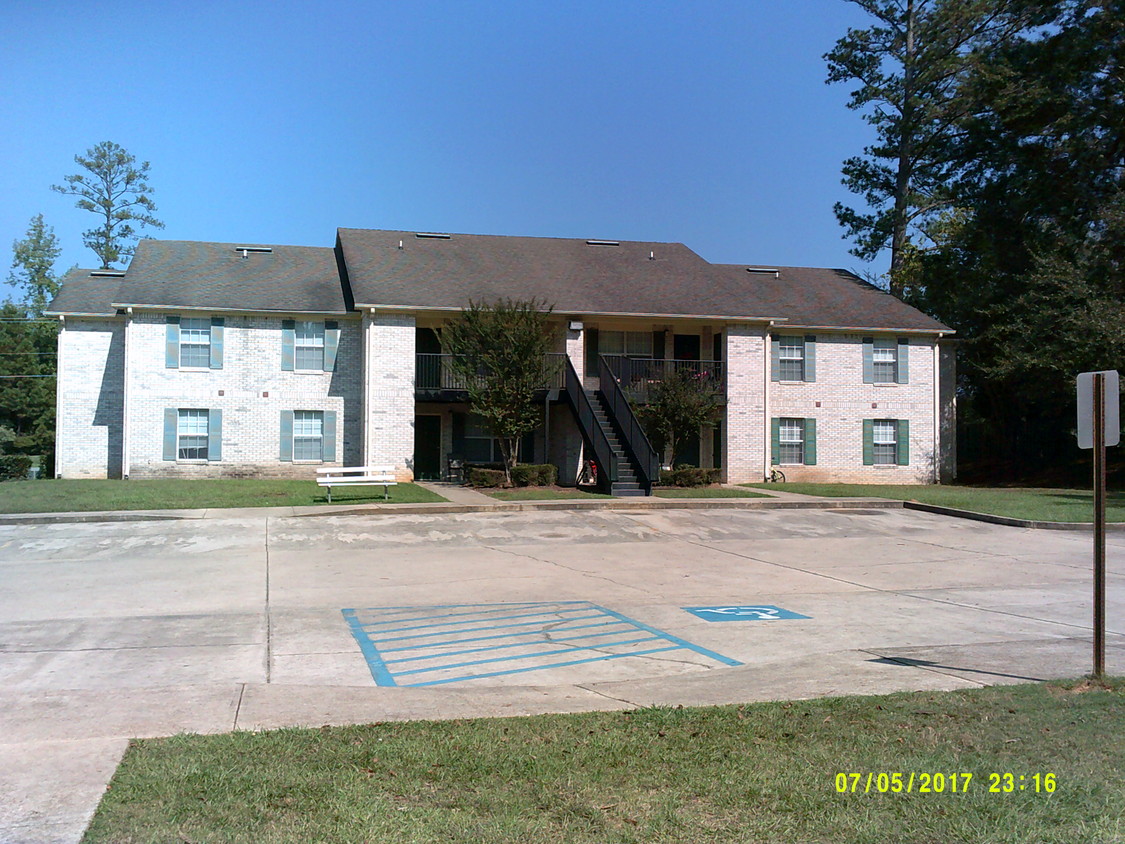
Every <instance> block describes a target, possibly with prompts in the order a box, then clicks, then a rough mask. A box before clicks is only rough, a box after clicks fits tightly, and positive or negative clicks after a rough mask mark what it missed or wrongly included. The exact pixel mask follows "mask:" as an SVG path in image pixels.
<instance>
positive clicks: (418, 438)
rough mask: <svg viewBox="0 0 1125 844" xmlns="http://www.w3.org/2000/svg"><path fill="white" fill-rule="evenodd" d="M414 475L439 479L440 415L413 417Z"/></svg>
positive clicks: (420, 478)
mask: <svg viewBox="0 0 1125 844" xmlns="http://www.w3.org/2000/svg"><path fill="white" fill-rule="evenodd" d="M414 477H415V478H417V479H418V480H420V481H440V480H441V417H440V416H415V417H414Z"/></svg>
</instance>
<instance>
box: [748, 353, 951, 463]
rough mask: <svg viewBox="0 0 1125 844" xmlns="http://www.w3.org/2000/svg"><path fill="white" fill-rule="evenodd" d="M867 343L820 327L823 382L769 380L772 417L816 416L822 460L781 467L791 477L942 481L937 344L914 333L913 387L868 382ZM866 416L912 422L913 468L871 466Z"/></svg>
mask: <svg viewBox="0 0 1125 844" xmlns="http://www.w3.org/2000/svg"><path fill="white" fill-rule="evenodd" d="M809 333H811V332H809ZM868 336H870V335H868ZM884 336H886V335H884ZM862 341H863V337H862V336H861V335H859V334H826V333H824V332H816V381H815V382H796V383H786V382H778V381H772V380H771V381H770V382H769V384H770V387H769V389H770V401H769V416H770V417H771V418H776V417H795V418H813V419H816V445H817V462H816V465H815V466H798V465H792V466H785V465H783V466H780V467H779V468H780V469H781V470H782V471H783V472H784V473H785V477H786V479H787V480H790V481H810V482H820V481H823V482H846V483H890V484H910V483H932V482H934V480H935V471H936V468H935V467H936V465H937V463H936V460H937V457H936V456H935V453H934V354H933V341H932V340H924V339H921V338H911V340H910V346H909V349H910V351H909V353H908V373H909V383H906V384H865V383H863V345H862ZM818 403H819V406H818ZM872 405H875V406H874V407H873V406H872ZM864 419H907V420H909V421H910V463H909V465H907V466H897V465H896V466H864V465H863V420H864Z"/></svg>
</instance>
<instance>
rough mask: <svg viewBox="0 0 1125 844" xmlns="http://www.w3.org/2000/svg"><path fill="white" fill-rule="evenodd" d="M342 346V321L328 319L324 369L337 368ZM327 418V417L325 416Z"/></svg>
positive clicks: (325, 330) (325, 327)
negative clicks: (338, 353) (338, 352)
mask: <svg viewBox="0 0 1125 844" xmlns="http://www.w3.org/2000/svg"><path fill="white" fill-rule="evenodd" d="M339 348H340V323H338V322H335V321H332V320H330V321H328V322H326V323H324V371H325V372H332V371H333V370H335V369H336V350H337V349H339ZM325 418H326V420H327V417H325Z"/></svg>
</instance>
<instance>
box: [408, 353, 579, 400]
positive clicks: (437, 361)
mask: <svg viewBox="0 0 1125 844" xmlns="http://www.w3.org/2000/svg"><path fill="white" fill-rule="evenodd" d="M546 357H547V366H546V369H547V374H546V379H545V380H544V383H543V386H542V388H541V389H544V390H561V389H563V388H564V386H565V382H566V372H565V368H564V363H565V359H566V355H565V354H561V353H551V354H548V355H547V356H546ZM452 361H453V355H442V354H417V355H415V356H414V389H415V391H418V390H427V391H433V390H467V389H469V381H468V380H467V379H466V378H465V377H464V376H463V375H461V374H460V373H458V372H456V371H455V370H454V368H453V366H452Z"/></svg>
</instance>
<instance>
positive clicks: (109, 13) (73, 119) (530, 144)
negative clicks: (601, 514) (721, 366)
mask: <svg viewBox="0 0 1125 844" xmlns="http://www.w3.org/2000/svg"><path fill="white" fill-rule="evenodd" d="M865 23H866V21H865V19H864V16H863V13H862V12H861V11H860V10H859V9H858V8H856V7H855V6H853V5H852V4H849V3H846V2H844V0H790V2H785V3H778V2H774V0H742V2H706V0H695V2H691V3H687V2H677V3H671V2H659V0H648V2H605V0H602V1H601V2H566V1H565V0H553V2H538V0H523V2H472V1H471V0H463V1H459V2H453V1H452V0H448V2H405V1H404V0H399V2H366V3H355V2H346V1H345V2H336V3H333V4H312V3H296V2H284V0H277V1H276V2H269V3H235V2H229V3H221V2H206V0H196V1H195V2H191V3H175V4H173V3H159V2H158V3H152V2H144V3H139V2H138V3H134V2H113V0H104V2H98V3H89V2H82V3H77V2H51V0H43V1H42V2H35V3H20V4H15V3H13V4H10V5H9V6H7V7H6V9H5V13H4V15H3V17H2V18H0V43H3V44H4V45H5V48H4V50H3V55H2V57H0V114H3V115H4V116H5V123H6V125H7V127H8V131H6V132H4V133H2V135H0V161H2V162H3V165H4V166H2V167H0V196H3V202H2V203H0V244H2V245H3V248H4V267H3V269H4V272H3V274H2V276H3V277H6V275H7V265H8V264H10V261H11V253H10V249H9V245H10V244H11V242H12V241H13V240H14V239H16V238H19V237H22V236H23V234H24V232H25V231H26V228H27V223H28V220H29V219H30V218H31V217H32V216H33V215H34V214H37V213H40V212H42V213H43V214H44V215H45V217H46V219H47V222H48V223H50V224H51V225H53V226H54V228H55V232H56V234H57V235H58V236H59V238H60V239H61V241H62V244H63V247H64V252H63V256H62V258H61V259H60V261H59V269H60V271H61V270H63V269H65V268H67V267H69V266H71V265H73V264H76V263H77V264H79V265H81V266H96V265H97V264H96V259H95V258H94V255H93V253H92V252H90V251H89V250H88V249H86V248H85V247H84V246H82V242H81V232H82V231H83V230H84V229H87V228H90V227H91V226H92V225H93V224H94V223H95V222H96V219H95V217H94V215H92V214H89V213H88V212H83V211H79V210H77V209H75V208H74V207H73V199H72V198H70V197H65V196H61V195H59V194H55V193H52V192H51V191H50V190H49V186H50V185H51V184H54V183H61V181H62V179H63V177H64V176H65V175H67V174H70V173H74V172H77V170H78V168H77V165H75V164H74V161H73V156H74V155H75V153H78V152H82V151H84V150H86V149H87V148H89V147H91V146H93V145H94V144H96V143H98V142H99V141H103V140H112V141H115V142H116V143H119V144H121V145H122V146H124V147H126V148H127V149H128V150H129V151H130V152H132V153H133V154H135V155H136V156H137V157H138V159H141V160H147V161H149V162H151V165H152V167H151V182H152V185H153V186H154V188H155V189H156V193H155V195H154V199H155V200H156V202H157V205H158V208H159V211H158V215H159V216H160V217H161V218H162V219H163V220H164V222H165V223H166V228H165V229H164V230H163V231H157V232H152V233H153V234H154V235H155V236H157V237H163V238H170V239H186V240H219V241H238V242H243V243H295V244H304V245H324V246H329V245H331V244H332V242H333V239H334V235H335V229H336V227H337V226H354V227H365V228H385V229H405V230H428V231H448V232H470V233H480V234H513V235H533V236H551V237H582V238H610V239H623V240H624V239H637V240H658V241H664V240H668V241H681V242H683V243H686V244H687V245H688V246H689V247H691V248H692V249H694V250H695V251H696V252H698V253H700V254H701V255H702V256H703V257H704V258H707V259H708V260H711V261H717V262H730V263H736V262H747V263H752V264H781V265H807V266H843V267H850V268H854V269H857V270H862V269H864V268H865V266H866V265H864V264H862V262H860V261H858V260H857V259H855V258H853V257H852V256H851V255H849V254H848V252H847V249H848V244H847V243H846V242H845V241H844V240H842V239H841V231H842V230H841V229H840V227H839V226H838V224H837V223H836V220H835V217H834V216H833V214H832V204H833V203H834V202H835V201H837V200H845V201H848V200H849V195H848V194H847V192H846V191H845V189H844V188H843V187H842V186H841V185H840V165H841V163H842V162H843V160H844V159H845V158H846V157H848V156H850V155H854V154H857V153H859V151H860V150H861V148H862V147H863V145H864V144H865V143H867V142H868V140H869V139H870V137H871V134H870V129H869V128H868V127H867V126H866V125H865V124H864V123H863V122H862V121H861V120H860V118H859V116H858V115H856V114H854V113H852V112H849V111H848V110H847V109H846V108H845V105H844V103H845V101H846V99H847V88H846V86H841V85H833V86H828V85H825V83H824V78H825V66H824V61H823V59H822V56H823V54H824V53H825V52H826V51H828V50H829V49H830V48H831V47H832V45H833V43H834V42H835V41H836V39H837V38H839V37H840V36H841V35H843V34H844V32H845V31H846V30H847V28H848V27H849V26H864V25H865ZM875 268H876V269H879V270H881V269H883V267H881V266H876V267H875ZM0 292H3V291H0Z"/></svg>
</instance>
